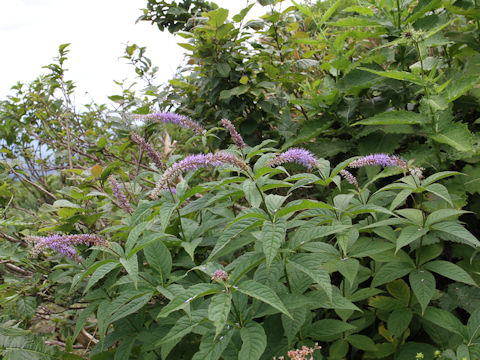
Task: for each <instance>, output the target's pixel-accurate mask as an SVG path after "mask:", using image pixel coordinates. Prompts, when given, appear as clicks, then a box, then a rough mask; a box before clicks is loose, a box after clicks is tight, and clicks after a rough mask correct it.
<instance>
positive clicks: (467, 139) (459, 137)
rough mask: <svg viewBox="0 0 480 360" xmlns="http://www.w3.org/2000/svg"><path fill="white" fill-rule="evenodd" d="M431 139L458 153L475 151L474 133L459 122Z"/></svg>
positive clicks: (433, 135)
mask: <svg viewBox="0 0 480 360" xmlns="http://www.w3.org/2000/svg"><path fill="white" fill-rule="evenodd" d="M431 138H432V139H433V140H435V141H436V142H439V143H441V144H447V145H450V146H451V147H453V148H455V149H456V150H458V151H473V143H472V141H473V140H472V133H471V132H470V130H469V129H468V126H467V125H465V124H462V123H459V122H456V123H453V122H452V123H451V124H450V125H449V126H447V127H445V128H443V129H441V131H440V132H439V133H435V134H432V135H431Z"/></svg>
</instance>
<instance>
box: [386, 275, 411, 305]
mask: <svg viewBox="0 0 480 360" xmlns="http://www.w3.org/2000/svg"><path fill="white" fill-rule="evenodd" d="M387 291H388V292H389V294H390V295H392V296H393V297H394V298H395V299H397V300H399V301H400V302H401V303H402V305H403V306H404V307H408V304H409V302H410V288H409V287H408V285H407V283H406V282H405V281H404V280H403V279H398V280H394V281H392V282H389V283H388V284H387Z"/></svg>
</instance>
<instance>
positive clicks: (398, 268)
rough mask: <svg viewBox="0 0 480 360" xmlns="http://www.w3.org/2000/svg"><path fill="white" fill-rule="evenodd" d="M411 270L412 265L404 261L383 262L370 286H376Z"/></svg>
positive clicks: (400, 276)
mask: <svg viewBox="0 0 480 360" xmlns="http://www.w3.org/2000/svg"><path fill="white" fill-rule="evenodd" d="M412 270H413V267H412V266H411V265H410V264H409V263H406V262H392V263H388V264H385V265H383V266H382V267H381V268H380V269H379V270H378V271H377V272H376V273H375V276H374V277H373V281H372V286H373V287H377V286H379V285H382V284H385V283H388V282H390V281H393V280H396V279H399V278H402V277H404V276H405V275H407V274H408V273H409V272H410V271H412Z"/></svg>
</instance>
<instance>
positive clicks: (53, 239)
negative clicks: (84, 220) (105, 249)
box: [27, 234, 107, 262]
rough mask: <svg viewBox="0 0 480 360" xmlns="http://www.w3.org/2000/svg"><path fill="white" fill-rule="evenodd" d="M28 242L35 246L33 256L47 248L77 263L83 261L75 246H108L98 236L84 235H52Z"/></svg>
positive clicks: (34, 238) (30, 239)
mask: <svg viewBox="0 0 480 360" xmlns="http://www.w3.org/2000/svg"><path fill="white" fill-rule="evenodd" d="M27 240H29V241H31V242H33V243H34V244H35V245H34V247H33V250H32V254H34V255H37V254H38V253H40V251H42V250H43V249H45V248H49V249H52V250H55V251H56V252H58V253H59V254H62V255H63V256H68V257H69V258H72V259H74V260H75V261H77V262H80V261H81V257H80V256H79V255H78V253H77V250H76V249H75V247H74V246H75V245H79V244H85V245H97V246H106V245H107V243H106V241H105V240H103V239H101V238H99V237H98V236H97V235H90V234H82V235H57V234H55V235H51V236H45V237H44V236H30V237H29V238H28V239H27Z"/></svg>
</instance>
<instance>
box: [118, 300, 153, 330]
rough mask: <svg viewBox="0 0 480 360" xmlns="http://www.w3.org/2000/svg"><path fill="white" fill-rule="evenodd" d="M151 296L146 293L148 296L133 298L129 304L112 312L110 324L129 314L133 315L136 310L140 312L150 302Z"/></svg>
mask: <svg viewBox="0 0 480 360" xmlns="http://www.w3.org/2000/svg"><path fill="white" fill-rule="evenodd" d="M152 296H153V294H152V293H148V294H145V295H142V296H139V297H137V298H134V299H133V300H131V301H130V302H128V303H126V304H125V305H123V306H121V307H119V308H118V309H116V310H115V311H114V312H113V314H112V317H111V318H110V322H111V323H113V322H115V321H117V320H120V319H123V318H124V317H126V316H128V315H130V314H133V313H134V312H136V311H137V310H140V309H141V308H143V307H144V306H145V305H146V304H147V303H148V302H149V301H150V299H151V298H152Z"/></svg>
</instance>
